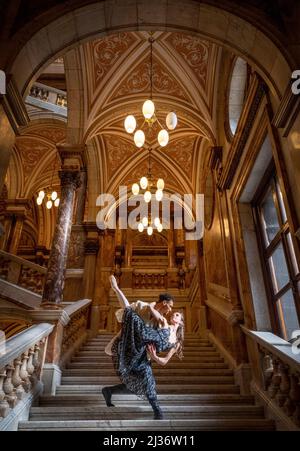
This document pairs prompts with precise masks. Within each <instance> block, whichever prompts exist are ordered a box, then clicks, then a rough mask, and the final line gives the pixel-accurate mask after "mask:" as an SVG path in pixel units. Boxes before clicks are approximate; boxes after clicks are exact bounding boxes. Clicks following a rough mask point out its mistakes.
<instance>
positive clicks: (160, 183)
mask: <svg viewBox="0 0 300 451" xmlns="http://www.w3.org/2000/svg"><path fill="white" fill-rule="evenodd" d="M156 186H157V189H161V190H163V189H164V187H165V182H164V180H163V179H158V180H157V184H156Z"/></svg>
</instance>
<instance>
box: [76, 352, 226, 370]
mask: <svg viewBox="0 0 300 451" xmlns="http://www.w3.org/2000/svg"><path fill="white" fill-rule="evenodd" d="M90 361H92V362H95V363H106V364H112V359H111V357H110V356H108V355H105V354H104V355H102V356H101V357H92V356H89V355H85V354H82V355H77V356H76V357H73V358H72V360H71V362H90ZM174 363H176V364H180V365H182V366H184V367H186V365H187V364H197V363H224V359H223V358H221V357H214V356H201V357H199V356H197V357H191V358H190V357H185V358H184V359H183V361H180V360H177V359H176V358H175V357H173V359H172V360H171V362H169V363H168V367H169V366H170V365H172V364H174Z"/></svg>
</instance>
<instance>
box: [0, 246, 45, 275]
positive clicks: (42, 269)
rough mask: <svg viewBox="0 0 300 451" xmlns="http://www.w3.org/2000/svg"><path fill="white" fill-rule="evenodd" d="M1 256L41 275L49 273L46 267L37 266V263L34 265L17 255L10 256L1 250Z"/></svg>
mask: <svg viewBox="0 0 300 451" xmlns="http://www.w3.org/2000/svg"><path fill="white" fill-rule="evenodd" d="M0 256H2V257H4V258H6V259H7V260H10V261H14V262H16V263H18V264H19V265H22V266H26V267H28V268H31V269H34V270H35V271H38V272H40V273H41V274H46V273H47V268H45V267H44V266H40V265H37V264H36V263H32V262H30V261H28V260H25V258H22V257H18V256H17V255H14V254H10V253H9V252H5V251H2V250H0Z"/></svg>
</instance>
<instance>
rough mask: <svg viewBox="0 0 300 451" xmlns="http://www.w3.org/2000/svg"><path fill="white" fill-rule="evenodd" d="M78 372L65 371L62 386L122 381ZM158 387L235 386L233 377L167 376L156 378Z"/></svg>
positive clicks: (114, 377) (110, 383)
mask: <svg viewBox="0 0 300 451" xmlns="http://www.w3.org/2000/svg"><path fill="white" fill-rule="evenodd" d="M73 371H76V370H65V371H64V374H63V377H62V379H61V382H62V384H63V385H64V384H67V385H69V384H73V385H85V384H86V385H91V384H96V385H97V384H102V385H114V384H119V383H120V379H119V378H118V377H117V376H99V375H98V376H84V375H79V376H78V375H76V373H75V374H73ZM155 380H156V383H157V385H166V386H168V385H169V384H170V382H171V383H172V384H183V385H188V384H189V385H190V386H193V385H204V384H223V385H225V384H226V385H227V384H234V377H233V376H190V375H186V376H184V375H180V376H172V379H170V377H166V375H157V376H155Z"/></svg>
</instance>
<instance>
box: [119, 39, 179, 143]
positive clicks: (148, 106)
mask: <svg viewBox="0 0 300 451" xmlns="http://www.w3.org/2000/svg"><path fill="white" fill-rule="evenodd" d="M154 42H155V40H154V38H153V35H152V33H151V34H150V38H149V43H150V99H148V100H146V101H145V102H144V104H143V107H142V112H143V116H144V119H145V120H144V122H143V124H142V126H141V128H139V129H138V130H136V128H137V121H136V119H135V117H134V116H133V115H129V116H127V117H126V119H125V121H124V127H125V130H126V132H127V133H129V134H132V133H134V132H135V133H134V136H133V140H134V143H135V145H136V146H137V147H138V148H141V147H143V146H144V144H145V140H146V137H145V133H144V131H143V130H142V129H143V127H144V125H145V124H147V125H148V127H149V128H151V127H152V126H153V124H154V123H155V122H157V123H158V124H159V126H160V128H161V130H160V131H159V133H158V135H157V140H158V143H159V145H160V146H161V147H165V146H167V144H168V143H169V139H170V137H169V132H168V130H175V128H176V127H177V123H178V119H177V115H176V113H174V112H173V111H171V112H170V113H169V114H168V115H167V117H166V126H167V129H168V130H166V128H164V127H163V126H162V125H161V123H160V121H159V119H158V118H157V116H156V114H155V111H156V108H155V104H154V102H153V99H152V98H153V43H154Z"/></svg>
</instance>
